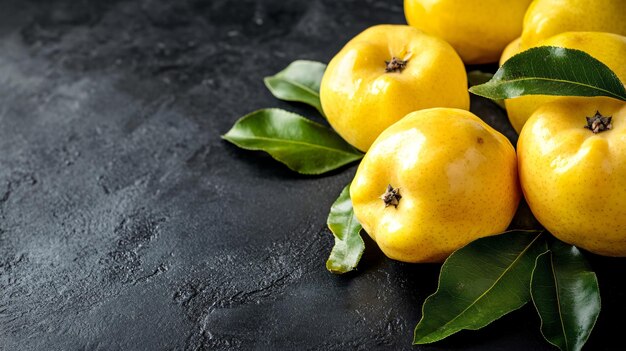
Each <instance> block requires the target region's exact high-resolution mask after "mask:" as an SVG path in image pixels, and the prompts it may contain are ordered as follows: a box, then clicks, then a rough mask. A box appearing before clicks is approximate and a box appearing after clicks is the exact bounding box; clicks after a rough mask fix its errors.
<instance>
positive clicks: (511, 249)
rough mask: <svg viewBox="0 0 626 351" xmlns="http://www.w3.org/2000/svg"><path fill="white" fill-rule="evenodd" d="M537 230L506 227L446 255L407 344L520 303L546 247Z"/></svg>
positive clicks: (478, 323)
mask: <svg viewBox="0 0 626 351" xmlns="http://www.w3.org/2000/svg"><path fill="white" fill-rule="evenodd" d="M542 233H543V232H542V231H522V230H515V231H510V232H506V233H503V234H500V235H495V236H490V237H485V238H482V239H478V240H476V241H474V242H472V243H470V244H468V245H467V246H465V247H463V248H461V249H459V250H457V251H455V252H454V253H453V254H452V255H450V257H448V259H447V260H446V261H445V262H444V264H443V266H442V267H441V273H440V274H439V287H438V288H437V291H436V292H435V293H434V294H433V295H431V296H429V297H428V298H427V299H426V301H425V302H424V305H423V306H422V319H421V320H420V322H419V323H418V324H417V327H415V336H414V339H413V343H414V344H427V343H432V342H435V341H438V340H441V339H443V338H446V337H448V336H450V335H452V334H454V333H456V332H458V331H460V330H463V329H469V330H476V329H480V328H482V327H484V326H486V325H487V324H489V323H491V322H493V321H494V320H496V319H498V318H500V317H502V316H504V315H505V314H507V313H509V312H511V311H513V310H516V309H518V308H520V307H522V306H523V305H524V304H526V302H528V301H529V300H530V289H529V287H530V277H531V273H532V270H533V267H534V265H535V259H536V258H537V256H538V255H539V254H541V253H543V252H545V251H546V250H547V248H546V244H545V240H544V239H543V235H542Z"/></svg>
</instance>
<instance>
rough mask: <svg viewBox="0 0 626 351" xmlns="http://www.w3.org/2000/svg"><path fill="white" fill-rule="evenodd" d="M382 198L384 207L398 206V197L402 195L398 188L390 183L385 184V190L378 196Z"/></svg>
mask: <svg viewBox="0 0 626 351" xmlns="http://www.w3.org/2000/svg"><path fill="white" fill-rule="evenodd" d="M380 198H381V199H383V202H384V203H385V207H389V206H393V207H395V208H398V204H399V203H400V199H401V198H402V196H401V195H400V188H395V189H394V187H392V186H391V184H389V185H387V190H386V191H385V193H384V194H383V195H382V196H381V197H380Z"/></svg>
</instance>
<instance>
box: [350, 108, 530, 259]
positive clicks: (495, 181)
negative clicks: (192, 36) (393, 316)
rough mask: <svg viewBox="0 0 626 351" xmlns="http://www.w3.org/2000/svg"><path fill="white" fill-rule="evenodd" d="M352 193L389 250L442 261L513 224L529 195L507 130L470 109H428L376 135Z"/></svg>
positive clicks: (361, 216)
mask: <svg viewBox="0 0 626 351" xmlns="http://www.w3.org/2000/svg"><path fill="white" fill-rule="evenodd" d="M350 195H351V198H352V204H353V208H354V213H355V215H356V217H357V218H358V220H359V222H360V223H361V225H362V226H363V229H364V230H365V231H366V232H367V233H368V234H369V235H370V236H371V237H372V239H374V241H376V243H377V244H378V246H379V247H380V248H381V250H382V251H383V252H384V253H385V255H387V256H388V257H390V258H392V259H395V260H399V261H404V262H413V263H418V262H441V261H443V260H444V259H445V258H446V257H448V255H450V254H451V253H452V252H453V251H455V250H456V249H459V248H460V247H462V246H465V245H466V244H468V243H470V242H471V241H473V240H475V239H478V238H480V237H484V236H489V235H493V234H498V233H501V232H503V231H505V230H506V229H507V227H508V225H509V224H510V222H511V220H512V218H513V215H514V214H515V211H516V209H517V206H518V203H519V200H520V197H521V192H520V189H519V184H518V178H517V158H516V155H515V150H514V148H513V146H512V145H511V143H510V142H509V140H508V139H507V138H506V137H505V136H503V135H502V134H500V133H499V132H498V131H496V130H494V129H493V128H491V127H490V126H489V125H487V124H486V123H485V122H483V121H482V120H481V119H480V118H478V117H477V116H475V115H474V114H472V113H471V112H469V111H465V110H461V109H454V108H432V109H425V110H420V111H416V112H412V113H410V114H408V115H407V116H406V117H404V118H403V119H401V120H400V121H398V122H397V123H395V124H393V125H392V126H391V127H389V128H388V129H386V130H385V131H384V132H383V133H382V134H381V135H380V136H379V137H378V138H377V139H376V141H375V142H374V144H373V145H372V147H371V148H370V149H369V151H368V152H367V153H366V155H365V157H364V158H363V160H362V162H361V164H360V165H359V168H358V170H357V172H356V175H355V177H354V180H353V181H352V185H351V187H350Z"/></svg>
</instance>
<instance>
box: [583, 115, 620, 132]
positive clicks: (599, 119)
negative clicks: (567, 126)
mask: <svg viewBox="0 0 626 351" xmlns="http://www.w3.org/2000/svg"><path fill="white" fill-rule="evenodd" d="M585 118H586V119H587V125H586V126H585V128H587V129H589V130H591V131H592V132H593V134H598V133H600V132H604V131H605V130H609V129H611V128H613V124H612V123H611V120H612V119H613V117H611V116H608V117H604V116H602V114H601V113H600V112H599V111H596V114H595V115H594V116H593V117H585Z"/></svg>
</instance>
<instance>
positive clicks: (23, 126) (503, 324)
mask: <svg viewBox="0 0 626 351" xmlns="http://www.w3.org/2000/svg"><path fill="white" fill-rule="evenodd" d="M401 5H402V4H401V1H394V2H393V4H388V3H387V2H384V1H364V0H352V1H347V0H342V1H331V0H316V1H285V2H283V1H277V0H265V1H263V0H257V1H251V0H242V1H236V2H235V1H228V0H213V1H199V0H187V1H165V0H144V1H82V0H81V1H71V0H65V1H63V0H55V1H43V0H42V1H24V0H12V1H11V0H8V1H6V0H3V1H0V349H2V350H204V349H207V350H209V349H210V350H213V349H245V350H248V349H258V350H270V349H277V350H301V349H311V350H346V349H367V350H374V349H383V350H386V349H407V350H409V349H420V350H421V349H424V350H427V349H428V350H430V349H433V350H436V349H442V350H443V349H459V350H465V349H467V350H498V349H507V350H512V349H531V348H532V349H536V350H539V349H546V350H548V349H550V347H549V346H548V345H547V344H545V343H544V342H543V340H542V339H541V335H540V334H539V331H538V325H539V323H538V318H537V317H536V316H535V315H534V311H533V310H532V308H530V306H527V307H526V308H524V309H522V310H520V311H518V312H515V313H513V314H512V315H510V316H507V317H505V318H503V319H502V320H501V321H498V322H497V323H496V324H494V325H492V326H489V327H487V328H485V329H484V330H482V331H479V332H473V333H469V332H463V333H460V334H459V335H457V336H454V337H451V338H450V339H448V340H446V341H443V342H440V343H438V344H435V345H430V346H422V347H413V348H412V347H411V345H410V342H411V338H412V329H413V327H414V326H415V324H416V323H417V321H418V320H419V317H420V305H421V303H422V302H423V300H424V299H425V298H426V296H428V295H429V294H430V293H432V292H433V291H434V289H435V288H436V279H437V273H438V266H435V265H407V264H401V263H397V262H392V261H390V260H388V259H386V258H384V256H382V255H381V253H380V252H379V251H378V249H377V248H376V247H375V246H374V245H373V243H372V242H371V241H369V240H368V241H367V242H366V244H367V246H368V248H367V250H366V253H365V257H364V259H363V261H362V264H361V266H360V269H359V271H358V272H356V273H353V274H349V275H346V276H334V275H332V274H330V273H328V272H327V271H326V270H325V268H324V261H325V259H326V256H327V255H328V253H329V251H330V248H331V246H332V236H331V235H330V233H329V232H328V230H327V229H326V228H325V220H326V215H327V213H328V209H329V206H330V204H331V203H332V202H333V200H334V199H335V198H336V196H337V195H338V193H339V192H340V190H341V189H342V187H343V186H344V184H345V183H347V182H348V181H349V180H350V178H351V177H352V175H353V172H354V167H352V168H346V169H343V170H341V171H337V172H334V173H333V174H331V175H329V176H325V177H303V176H299V175H296V174H293V173H291V172H289V171H288V170H287V169H286V167H284V166H282V165H280V164H277V163H275V162H274V161H273V160H272V159H271V158H270V157H268V156H266V155H264V154H262V153H254V152H247V151H243V150H239V149H237V148H235V147H233V146H232V145H230V144H227V143H225V142H223V141H222V140H221V139H220V134H222V133H224V132H226V131H227V130H228V129H229V128H230V126H231V125H232V123H233V122H234V121H235V120H236V119H237V117H239V116H241V115H243V114H245V113H247V112H250V111H252V110H255V109H258V108H262V107H269V106H278V107H283V108H286V109H289V110H292V111H296V112H300V113H303V114H306V115H310V116H314V118H317V119H318V120H319V117H318V116H316V114H315V112H314V111H313V110H312V109H308V108H306V107H302V106H300V105H297V104H288V103H284V102H279V101H277V100H275V99H274V98H273V97H271V95H270V94H269V92H267V91H266V89H265V88H264V86H263V82H262V78H263V77H264V76H266V75H270V74H273V73H275V72H277V71H278V70H280V69H282V68H283V67H284V66H286V65H287V64H288V63H289V62H291V61H292V60H294V59H298V58H306V59H313V60H319V61H324V62H327V61H328V60H329V59H330V58H331V57H332V55H333V54H334V53H335V52H336V51H338V50H339V48H340V47H341V46H342V45H343V44H344V43H345V42H346V41H347V40H348V39H349V38H350V37H352V36H354V35H355V34H357V33H358V32H360V31H361V30H363V29H364V28H366V27H367V26H369V25H373V24H377V23H402V22H403V16H402V7H401ZM472 108H473V110H474V111H476V112H478V113H479V114H480V115H481V116H482V117H484V118H485V119H487V120H488V121H490V122H491V123H492V124H496V125H498V126H499V127H500V129H501V130H505V131H506V132H507V133H508V134H507V135H509V136H511V137H513V135H514V134H512V133H511V130H510V127H508V125H507V123H506V122H504V123H503V122H501V121H503V119H502V118H503V115H502V112H501V111H499V110H498V109H497V108H496V107H495V106H494V105H493V104H491V103H490V102H487V101H485V100H480V99H475V100H473V107H472ZM622 261H623V260H610V259H597V258H595V259H594V265H595V266H596V267H597V268H598V274H599V278H600V283H601V287H602V288H603V291H602V293H603V295H602V297H603V306H604V308H603V312H602V314H601V317H600V320H599V322H598V327H597V330H596V331H595V332H594V334H593V335H592V338H591V340H590V349H592V347H593V349H601V348H609V347H610V346H611V345H614V344H615V345H617V344H618V343H619V341H620V340H621V338H620V335H619V330H620V327H619V323H617V322H615V323H613V321H617V320H620V319H621V318H620V317H621V316H623V315H624V312H625V310H626V308H625V306H624V303H623V301H624V293H623V290H622V289H621V288H620V285H619V284H621V283H620V280H621V279H622V278H621V277H622V276H623V274H622V272H623V271H624V268H625V267H626V265H625V264H624V262H622ZM616 267H617V268H616Z"/></svg>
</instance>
